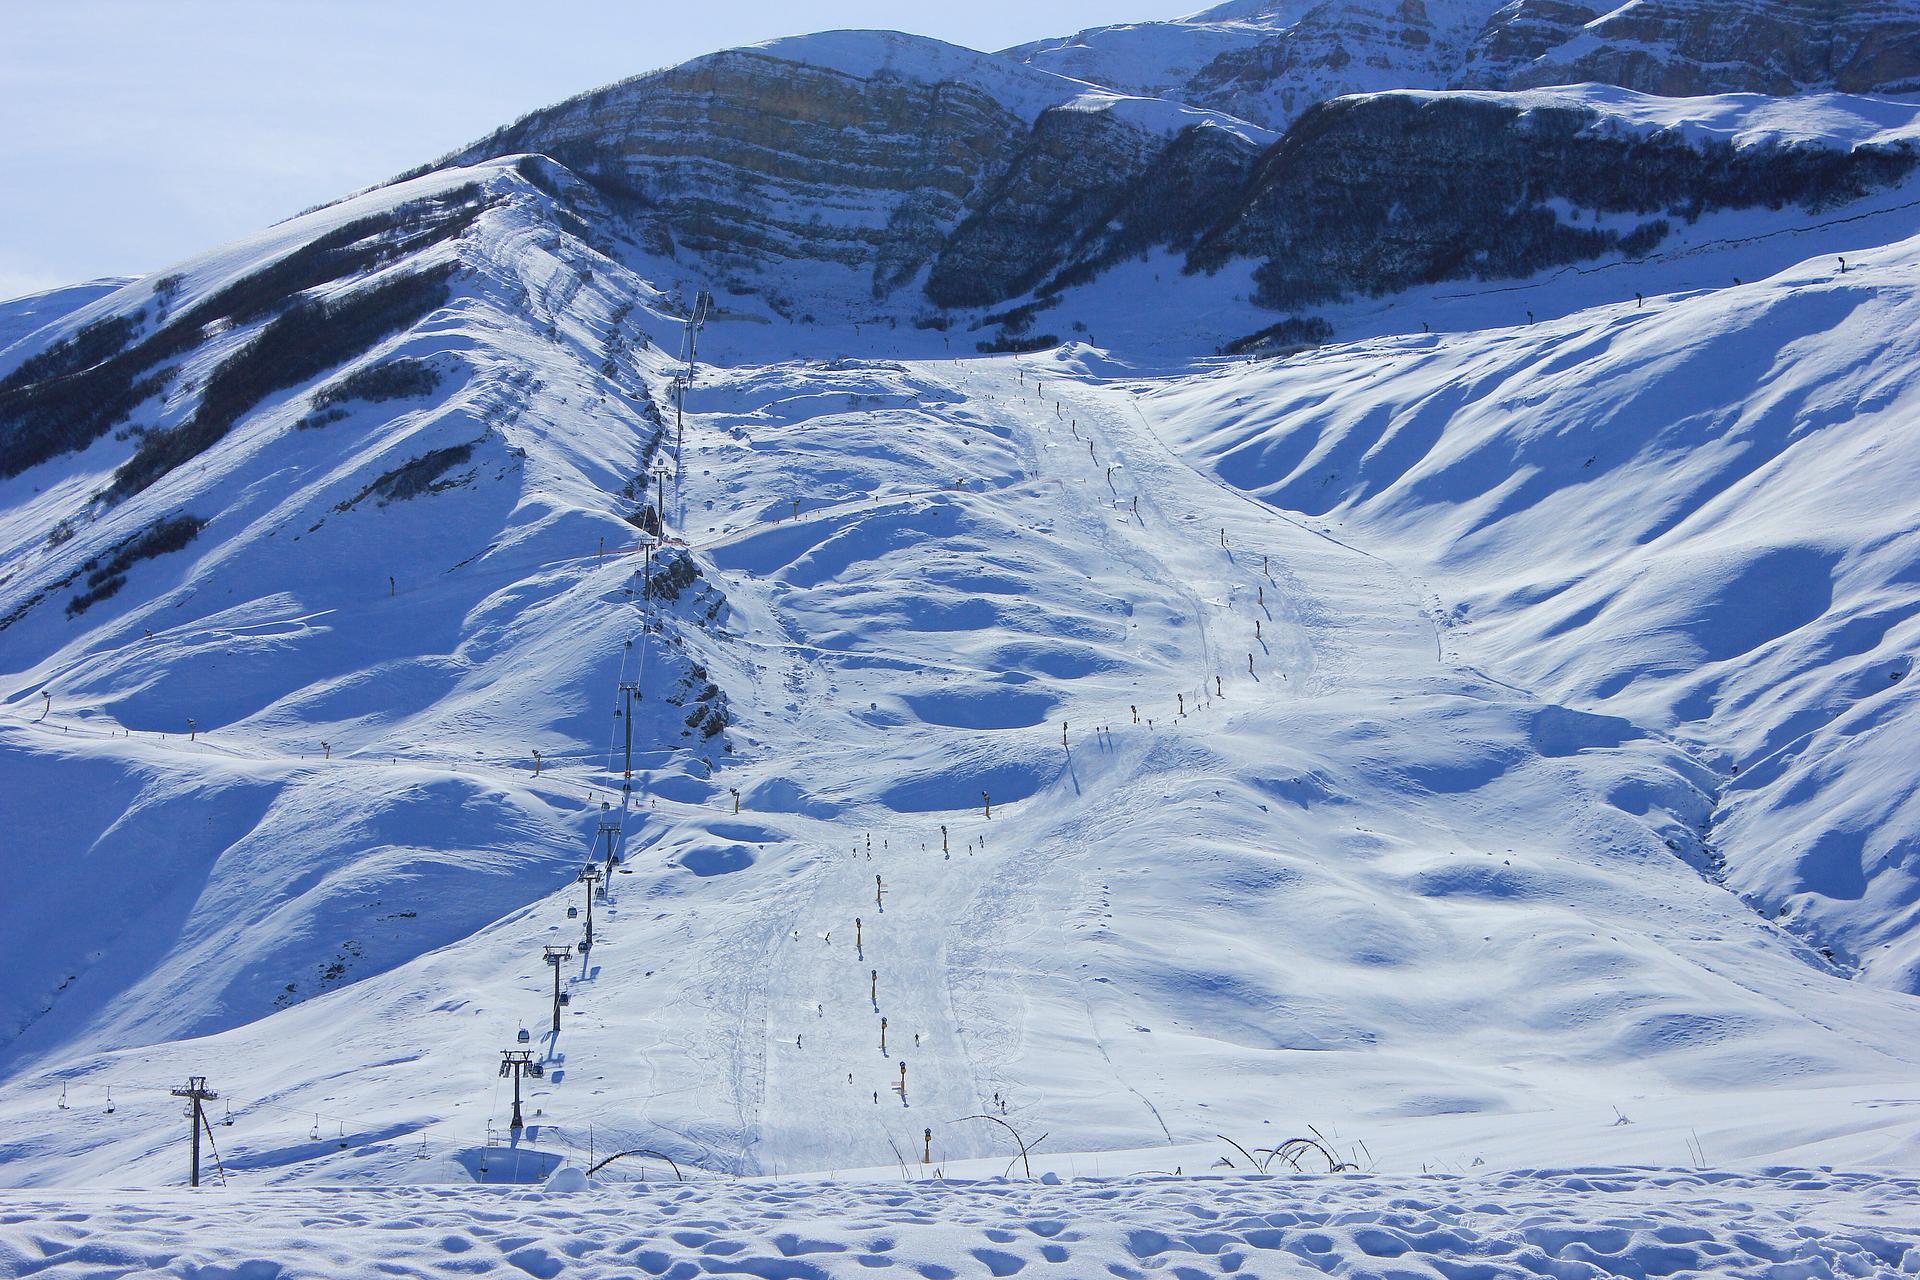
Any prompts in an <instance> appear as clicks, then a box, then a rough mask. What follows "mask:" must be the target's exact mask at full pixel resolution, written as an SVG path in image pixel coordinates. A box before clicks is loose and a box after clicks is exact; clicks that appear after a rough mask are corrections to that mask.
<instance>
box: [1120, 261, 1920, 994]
mask: <svg viewBox="0 0 1920 1280" xmlns="http://www.w3.org/2000/svg"><path fill="white" fill-rule="evenodd" d="M1743 252H1745V253H1748V254H1751V252H1752V251H1751V250H1746V251H1742V250H1727V251H1726V253H1727V255H1728V256H1727V257H1726V258H1725V259H1724V260H1723V261H1724V265H1723V266H1722V268H1721V269H1722V270H1724V271H1726V272H1727V273H1728V275H1732V274H1734V273H1736V272H1745V271H1747V270H1748V269H1749V268H1748V267H1747V266H1746V265H1743V263H1753V262H1754V258H1753V257H1752V256H1748V257H1745V258H1744V259H1743V258H1742V256H1740V255H1741V254H1742V253H1743ZM1916 255H1920V244H1916V243H1915V242H1913V241H1901V242H1896V243H1894V244H1891V245H1889V246H1887V247H1885V248H1882V249H1875V250H1867V251H1862V252H1851V253H1848V254H1847V255H1846V258H1845V262H1846V267H1847V269H1846V270H1845V272H1844V273H1843V272H1842V271H1841V270H1840V267H1839V259H1838V258H1837V257H1822V258H1818V259H1814V260H1812V261H1808V262H1804V263H1800V264H1796V265H1791V266H1785V267H1783V268H1780V269H1778V270H1776V271H1775V272H1774V274H1770V275H1767V276H1766V278H1762V279H1752V278H1751V277H1749V280H1750V282H1749V283H1747V284H1744V285H1739V286H1737V287H1736V286H1731V285H1730V287H1727V288H1725V289H1720V290H1716V291H1712V292H1706V293H1683V294H1678V295H1675V296H1673V297H1670V298H1660V299H1653V300H1649V301H1648V302H1647V303H1646V304H1645V305H1644V306H1636V305H1635V304H1634V303H1632V302H1627V303H1624V304H1619V305H1613V306H1605V307H1600V308H1597V309H1593V310H1579V311H1575V312H1573V313H1572V314H1569V315H1566V316H1565V317H1564V318H1562V319H1560V320H1557V321H1554V322H1551V323H1543V324H1540V325H1538V326H1533V327H1527V328H1521V329H1496V330H1488V331H1481V332H1452V333H1449V332H1441V333H1436V334H1434V335H1432V336H1423V335H1414V336H1408V337H1402V338H1396V339H1390V340H1383V341H1379V342H1372V343H1367V344H1363V345H1356V346H1353V347H1347V348H1339V349H1334V348H1328V349H1324V350H1322V351H1321V352H1319V353H1316V354H1312V355H1302V356H1296V357H1294V358H1293V359H1291V360H1289V361H1287V362H1285V363H1282V364H1277V365H1273V366H1271V367H1268V368H1265V369H1260V370H1257V371H1251V372H1249V371H1241V370H1235V371H1232V372H1222V373H1221V374H1220V375H1218V376H1216V377H1213V378H1209V379H1203V380H1201V381H1199V382H1197V383H1195V384H1192V385H1191V386H1183V387H1180V388H1177V389H1170V390H1169V392H1168V393H1167V395H1166V396H1165V397H1164V398H1163V401H1162V407H1161V408H1160V409H1158V410H1156V412H1158V413H1161V414H1166V415H1168V417H1169V420H1170V421H1172V422H1174V423H1176V424H1177V425H1176V426H1175V427H1174V429H1175V430H1176V431H1178V432H1180V433H1181V434H1183V435H1184V436H1186V437H1187V438H1188V439H1189V440H1190V441H1191V442H1192V446H1193V447H1194V449H1195V450H1196V451H1197V452H1198V453H1199V454H1201V455H1203V456H1205V457H1206V458H1207V459H1208V460H1209V464H1210V465H1211V466H1213V467H1214V468H1216V469H1217V471H1218V472H1219V474H1220V475H1221V476H1222V477H1224V478H1225V479H1227V480H1229V481H1230V482H1232V483H1234V484H1235V485H1237V486H1240V487H1243V488H1245V489H1247V490H1249V491H1250V492H1254V493H1257V494H1259V495H1261V496H1262V497H1263V498H1265V499H1266V500H1268V501H1271V502H1273V503H1275V504H1277V505H1279V506H1281V507H1285V508H1289V509H1292V510H1295V511H1300V512H1305V513H1309V514H1310V515H1312V516H1315V517H1324V518H1327V519H1331V520H1334V521H1337V522H1338V523H1339V524H1340V525H1341V526H1342V527H1344V528H1347V529H1350V530H1352V532H1353V536H1355V537H1357V538H1358V539H1360V541H1361V542H1363V543H1364V544H1365V545H1367V546H1369V547H1371V548H1373V549H1375V550H1377V551H1379V552H1381V553H1383V554H1387V555H1390V556H1391V557H1392V558H1394V559H1395V560H1396V561H1397V562H1400V563H1403V564H1407V565H1409V566H1410V567H1413V569H1414V571H1415V572H1417V573H1418V574H1419V575H1420V576H1421V577H1423V578H1424V579H1425V581H1426V589H1427V590H1428V591H1430V592H1431V593H1432V594H1433V598H1434V609H1435V613H1436V617H1437V618H1438V619H1439V620H1440V623H1441V625H1442V626H1443V627H1444V635H1445V641H1444V643H1445V645H1446V647H1447V648H1448V650H1449V651H1450V652H1456V653H1459V654H1460V655H1462V657H1463V659H1465V660H1469V661H1473V662H1476V663H1480V664H1484V666H1485V669H1486V670H1488V671H1489V672H1492V673H1494V674H1496V675H1498V676H1500V677H1502V678H1504V679H1508V680H1512V681H1515V682H1517V683H1518V684H1520V685H1522V686H1524V687H1526V688H1528V689H1530V690H1532V691H1534V692H1535V693H1537V694H1539V695H1541V696H1543V697H1548V698H1552V699H1554V700H1558V701H1563V702H1566V703H1568V704H1570V705H1573V706H1577V707H1583V708H1590V709H1593V710H1597V711H1603V712H1609V713H1612V714H1616V715H1621V716H1624V717H1626V718H1628V719H1629V720H1631V721H1632V722H1634V723H1636V724H1639V725H1642V726H1644V727H1645V728H1646V729H1647V730H1648V731H1651V732H1659V733H1672V734H1674V735H1676V736H1677V737H1678V738H1679V739H1680V740H1681V741H1684V742H1686V743H1688V744H1689V746H1690V749H1691V750H1693V751H1694V752H1695V753H1696V754H1698V756H1699V757H1700V759H1701V761H1702V764H1703V765H1704V766H1705V767H1707V768H1709V769H1710V770H1711V771H1712V774H1713V781H1712V782H1711V783H1710V784H1707V785H1708V789H1709V790H1710V791H1711V792H1712V794H1713V797H1714V809H1713V813H1712V815H1711V818H1710V820H1709V819H1704V816H1703V820H1702V821H1701V822H1700V824H1699V825H1698V829H1697V831H1696V832H1693V833H1689V834H1684V835H1679V836H1676V844H1677V847H1678V849H1679V851H1680V852H1681V853H1682V854H1683V855H1685V856H1688V857H1692V858H1695V859H1697V860H1699V861H1701V863H1702V865H1703V866H1705V867H1707V868H1708V869H1710V870H1713V871H1715V872H1716V873H1723V874H1724V875H1725V876H1726V878H1727V881H1728V883H1729V884H1730V885H1731V886H1733V887H1734V888H1736V889H1737V890H1738V891H1739V892H1741V893H1742V895H1743V896H1745V897H1746V898H1747V899H1748V900H1749V902H1750V903H1751V904H1752V905H1753V907H1754V909H1755V910H1757V911H1759V912H1761V913H1763V914H1764V915H1765V916H1767V917H1768V918H1770V919H1776V918H1777V919H1778V920H1779V921H1780V922H1781V923H1782V924H1783V925H1786V926H1788V927H1791V928H1793V929H1795V930H1797V931H1799V932H1801V933H1802V934H1803V935H1804V936H1806V937H1808V938H1809V939H1811V940H1812V941H1814V942H1815V944H1816V945H1818V946H1820V947H1822V948H1824V949H1825V950H1826V952H1827V954H1828V955H1829V956H1831V957H1833V958H1834V959H1835V960H1837V961H1838V962H1839V963H1840V964H1842V965H1843V966H1844V967H1846V968H1847V969H1849V970H1852V969H1856V968H1857V969H1859V970H1861V971H1862V972H1863V974H1864V976H1865V977H1866V978H1867V980H1869V981H1873V982H1877V983H1882V984H1885V985H1887V986H1891V987H1895V988H1899V989H1902V990H1907V991H1915V990H1920V950H1917V948H1920V935H1917V934H1916V933H1915V931H1914V924H1913V921H1914V915H1913V912H1914V908H1915V904H1916V902H1920V882H1916V881H1915V879H1914V877H1913V875H1912V874H1911V871H1910V869H1909V868H1908V867H1907V865H1906V862H1907V860H1906V859H1905V858H1904V857H1903V856H1901V855H1900V854H1899V853H1898V852H1897V850H1900V849H1903V848H1907V847H1910V846H1911V845H1912V844H1913V842H1914V841H1915V840H1916V839H1920V826H1916V825H1915V811H1914V808H1913V804H1912V794H1911V793H1912V788H1911V786H1910V785H1909V780H1908V779H1907V778H1906V777H1905V776H1904V772H1903V771H1902V770H1900V769H1898V768H1897V767H1895V766H1893V764H1892V760H1893V758H1894V756H1895V755H1897V754H1898V753H1900V752H1902V751H1903V750H1906V749H1908V748H1909V747H1910V746H1911V743H1912V740H1913V735H1914V733H1915V732H1916V728H1915V726H1916V723H1920V722H1916V721H1914V720H1913V717H1912V714H1911V708H1912V704H1913V699H1912V689H1913V687H1914V686H1913V684H1912V683H1911V682H1910V681H1908V679H1907V677H1908V675H1909V674H1910V672H1911V670H1912V665H1913V656H1912V655H1913V651H1914V645H1915V643H1916V640H1920V597H1917V596H1916V595H1915V592H1914V583H1915V581H1916V565H1920V543H1917V542H1916V541H1915V537H1916V534H1915V530H1914V527H1913V519H1912V511H1913V509H1912V503H1911V499H1910V496H1909V495H1910V493H1911V490H1912V486H1913V484H1914V483H1915V480H1916V477H1917V476H1920V454H1917V453H1916V451H1915V449H1914V447H1913V444H1912V440H1911V433H1910V432H1908V431H1907V429H1906V423H1907V421H1908V419H1909V417H1910V416H1911V414H1912V412H1913V410H1914V406H1915V403H1916V396H1917V395H1920V392H1917V391H1916V388H1915V382H1914V371H1915V368H1916V365H1915V358H1916V354H1917V353H1916V350H1915V346H1914V342H1913V338H1912V334H1913V332H1914V326H1915V323H1916V321H1920V299H1916V297H1915V295H1914V291H1913V289H1912V287H1911V285H1910V283H1909V279H1908V277H1909V274H1910V272H1911V271H1912V268H1913V264H1914V263H1915V261H1916ZM1761 261H1762V262H1764V259H1762V260H1761ZM1766 269H1767V268H1765V267H1763V268H1762V270H1763V271H1764V270H1766ZM1431 314H1432V315H1433V318H1434V321H1435V325H1436V328H1441V329H1444V328H1446V327H1447V320H1448V313H1447V309H1446V305H1445V304H1444V303H1435V304H1433V306H1432V310H1431Z"/></svg>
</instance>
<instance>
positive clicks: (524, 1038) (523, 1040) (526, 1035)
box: [517, 1027, 533, 1044]
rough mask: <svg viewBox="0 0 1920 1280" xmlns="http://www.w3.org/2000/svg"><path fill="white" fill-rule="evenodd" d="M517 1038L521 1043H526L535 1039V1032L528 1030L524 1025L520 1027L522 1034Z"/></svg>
mask: <svg viewBox="0 0 1920 1280" xmlns="http://www.w3.org/2000/svg"><path fill="white" fill-rule="evenodd" d="M517 1038H518V1040H519V1041H520V1043H521V1044H525V1043H526V1042H527V1041H529V1040H531V1039H533V1033H532V1032H530V1031H528V1030H527V1029H526V1028H525V1027H522V1028H520V1035H519V1036H518V1037H517Z"/></svg>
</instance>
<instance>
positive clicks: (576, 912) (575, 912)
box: [567, 907, 580, 920]
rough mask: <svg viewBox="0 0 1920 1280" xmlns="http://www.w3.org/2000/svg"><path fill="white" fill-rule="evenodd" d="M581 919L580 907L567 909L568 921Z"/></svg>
mask: <svg viewBox="0 0 1920 1280" xmlns="http://www.w3.org/2000/svg"><path fill="white" fill-rule="evenodd" d="M579 918H580V908H578V907H568V908H567V919H569V920H578V919H579Z"/></svg>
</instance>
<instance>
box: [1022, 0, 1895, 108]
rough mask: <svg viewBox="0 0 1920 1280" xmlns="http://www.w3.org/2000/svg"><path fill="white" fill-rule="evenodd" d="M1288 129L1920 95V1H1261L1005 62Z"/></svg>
mask: <svg viewBox="0 0 1920 1280" xmlns="http://www.w3.org/2000/svg"><path fill="white" fill-rule="evenodd" d="M1007 54H1008V55H1009V56H1011V57H1014V58H1017V59H1019V60H1021V61H1023V62H1026V63H1028V64H1030V65H1032V66H1036V67H1043V68H1046V69H1049V70H1053V71H1057V72H1060V73H1061V74H1064V75H1073V76H1079V77H1081V78H1084V79H1091V80H1094V81H1097V82H1099V83H1102V84H1109V85H1113V86H1114V87H1116V88H1122V89H1127V90H1129V91H1132V92H1140V93H1158V94H1170V95H1173V96H1178V97H1181V98H1183V99H1185V100H1187V101H1190V102H1194V103H1198V104H1200V105H1203V106H1207V107H1212V108H1214V109H1216V110H1221V111H1226V112H1229V113H1231V114H1234V115H1238V116H1240V117H1242V118H1243V119H1247V120H1251V121H1254V122H1255V123H1258V124H1262V125H1265V126H1267V127H1269V128H1274V129H1284V128H1285V127H1286V126H1287V125H1288V124H1289V123H1291V122H1292V121H1293V120H1295V119H1297V118H1299V116H1300V114H1301V113H1302V112H1304V111H1306V110H1307V109H1308V108H1309V107H1311V106H1313V105H1314V104H1315V103H1318V102H1322V101H1325V100H1327V99H1329V98H1334V97H1338V96H1340V95H1342V94H1349V93H1360V92H1370V91H1374V90H1379V89H1389V88H1402V89H1429V88H1448V87H1453V88H1485V89H1521V88H1533V87H1537V86H1540V85H1556V84H1581V83H1588V82H1594V83H1601V84H1613V85H1619V86H1621V87H1622V88H1629V89H1636V90H1639V91H1641V92H1644V93H1654V94H1660V95H1663V96H1690V95H1696V94H1707V93H1734V92H1752V93H1770V94H1789V93H1800V92H1806V91H1810V90H1821V89H1828V90H1838V91H1841V92H1846V93H1875V92H1891V93H1897V92H1904V91H1907V90H1910V89H1913V88H1915V87H1916V86H1920V3H1916V0H1865V2H1864V3H1853V2H1851V0H1639V2H1638V3H1634V4H1626V5H1619V4H1614V3H1600V2H1599V0H1510V2H1509V3H1507V4H1505V5H1504V6H1501V5H1496V4H1494V3H1490V2H1489V0H1331V2H1329V3H1323V4H1318V5H1311V6H1301V5H1294V4H1288V3H1283V2H1281V0H1265V2H1264V3H1263V2H1261V0H1254V2H1253V3H1235V4H1227V5H1222V6H1220V7H1219V8H1216V9H1210V10H1208V11H1207V12H1205V13H1201V14H1196V15H1195V16H1193V17H1191V18H1183V19H1180V20H1179V21H1176V22H1163V23H1135V24H1131V25H1127V26H1122V27H1103V28H1096V29H1094V30H1091V31H1083V32H1080V33H1079V34H1078V35H1075V36H1070V37H1067V38H1064V39H1059V40H1044V41H1039V42H1036V43H1034V44H1029V45H1021V46H1019V47H1017V48H1014V49H1009V50H1007Z"/></svg>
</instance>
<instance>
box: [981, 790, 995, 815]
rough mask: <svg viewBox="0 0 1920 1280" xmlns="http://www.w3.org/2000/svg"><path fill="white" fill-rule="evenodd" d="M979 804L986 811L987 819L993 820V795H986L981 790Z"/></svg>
mask: <svg viewBox="0 0 1920 1280" xmlns="http://www.w3.org/2000/svg"><path fill="white" fill-rule="evenodd" d="M980 804H981V806H982V807H983V808H985V809H986V811H987V820H988V821H992V820H993V797H992V796H990V795H988V794H987V793H986V792H984V791H982V792H981V793H980Z"/></svg>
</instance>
